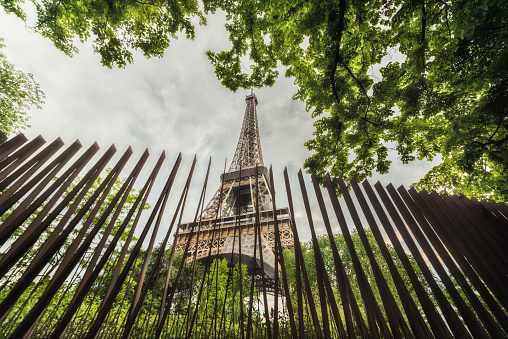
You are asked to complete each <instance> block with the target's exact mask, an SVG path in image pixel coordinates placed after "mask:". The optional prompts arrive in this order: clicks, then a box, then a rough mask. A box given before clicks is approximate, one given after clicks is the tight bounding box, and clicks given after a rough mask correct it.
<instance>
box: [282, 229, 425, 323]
mask: <svg viewBox="0 0 508 339" xmlns="http://www.w3.org/2000/svg"><path fill="white" fill-rule="evenodd" d="M365 231H366V235H367V238H368V240H369V243H370V247H371V249H372V251H373V253H374V257H375V259H376V262H377V263H378V265H379V267H380V269H381V272H382V274H383V276H384V278H385V280H386V282H387V284H388V287H389V289H390V290H391V291H392V294H393V296H394V297H395V301H396V302H397V304H398V306H399V309H401V310H404V308H403V306H402V302H401V300H400V297H399V295H398V292H397V289H396V287H395V283H394V281H393V278H392V276H391V273H390V270H389V269H388V265H387V264H386V261H385V259H384V257H383V255H382V254H381V250H380V248H379V246H377V243H376V240H375V238H374V235H373V233H372V231H371V230H370V229H366V230H365ZM334 238H335V244H336V246H337V250H338V251H339V253H340V255H341V259H342V263H343V265H344V269H345V271H346V274H347V275H348V279H349V282H350V283H351V288H352V291H353V294H354V295H355V299H356V300H357V302H358V305H359V306H360V310H362V312H363V310H364V307H363V306H362V305H363V299H362V296H361V293H360V287H359V285H358V279H356V278H355V276H356V273H355V269H354V267H353V262H352V259H351V254H350V252H349V250H348V248H347V245H346V242H345V240H344V237H343V236H342V235H341V234H336V235H335V236H334ZM351 238H352V241H353V244H354V246H355V250H356V252H357V255H358V257H359V260H360V263H361V265H362V267H363V269H364V272H365V275H366V278H367V281H370V282H372V283H371V284H370V286H371V288H372V291H373V293H374V297H375V298H376V301H377V303H378V304H379V305H380V306H381V310H382V312H383V313H384V312H385V310H384V308H383V307H382V305H383V303H382V299H381V295H380V292H379V290H378V287H377V284H376V283H375V281H376V279H375V276H374V273H373V270H372V269H370V267H371V265H370V261H369V258H368V256H367V252H366V251H365V249H364V247H363V245H362V242H361V240H360V236H359V235H358V233H357V232H356V231H355V232H353V233H352V234H351ZM318 244H319V249H320V251H321V253H322V255H323V261H324V264H325V268H326V271H327V273H328V277H329V279H330V281H331V282H332V284H333V285H335V286H336V287H335V288H337V285H336V284H337V281H336V276H335V270H336V267H335V264H334V260H333V254H332V250H331V247H330V240H329V238H328V237H327V236H321V237H318ZM389 252H390V254H391V257H392V259H393V262H394V264H395V266H396V267H397V270H398V271H399V273H400V275H401V277H402V279H403V281H404V285H405V286H406V287H407V288H408V291H409V293H410V294H411V296H412V298H413V300H414V301H415V304H416V305H417V307H420V306H419V305H420V302H419V300H418V297H417V295H416V292H415V290H414V288H413V286H412V284H411V281H410V279H409V277H408V276H407V274H403V272H405V270H404V267H403V265H402V262H401V261H400V259H399V258H398V256H397V254H396V252H395V250H394V249H393V248H391V247H389ZM302 254H303V257H304V261H305V267H306V268H307V274H308V277H309V281H310V282H311V284H313V285H312V293H313V295H314V302H316V304H317V305H319V294H318V288H317V281H318V277H317V273H316V263H315V258H314V250H313V245H312V242H307V243H302ZM408 258H409V260H410V263H411V265H412V266H413V268H414V270H415V272H416V274H417V276H418V279H419V280H420V282H421V283H422V285H423V286H424V288H426V289H427V290H428V291H429V294H431V292H430V289H429V288H428V284H427V281H426V280H425V278H424V276H423V274H422V273H421V271H420V269H419V268H418V265H417V264H416V261H415V260H414V259H413V257H412V256H411V255H408ZM284 259H285V264H286V270H287V276H288V282H289V284H290V285H291V286H292V287H293V288H292V289H291V299H292V302H293V304H294V305H296V304H297V296H296V288H295V286H296V285H295V284H296V267H295V263H296V261H295V251H294V248H292V249H286V250H284ZM302 286H303V280H302ZM337 305H338V306H339V310H340V312H342V306H341V305H342V301H341V299H340V295H339V293H337ZM320 309H321V308H320V307H319V306H316V310H317V311H320ZM365 316H366V314H364V317H365ZM385 316H386V314H385ZM341 318H342V319H344V316H343V315H342V314H341ZM406 321H407V319H406ZM305 322H307V320H306V321H305ZM344 325H345V324H344Z"/></svg>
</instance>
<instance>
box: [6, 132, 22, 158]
mask: <svg viewBox="0 0 508 339" xmlns="http://www.w3.org/2000/svg"><path fill="white" fill-rule="evenodd" d="M4 136H5V134H4ZM27 141H28V139H27V137H25V135H24V134H22V133H21V134H18V135H16V136H15V137H13V138H11V139H9V140H6V141H3V142H2V143H1V144H0V159H4V158H6V157H7V156H8V155H9V154H11V153H12V152H14V151H15V150H16V149H18V147H20V146H21V145H23V144H24V143H25V142H27Z"/></svg>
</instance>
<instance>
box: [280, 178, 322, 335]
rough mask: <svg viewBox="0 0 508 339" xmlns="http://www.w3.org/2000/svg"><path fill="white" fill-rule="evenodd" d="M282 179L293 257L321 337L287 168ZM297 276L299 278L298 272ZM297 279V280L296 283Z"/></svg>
mask: <svg viewBox="0 0 508 339" xmlns="http://www.w3.org/2000/svg"><path fill="white" fill-rule="evenodd" d="M284 181H285V184H286V194H287V197H288V205H289V211H290V213H291V225H292V228H293V235H294V244H295V257H296V256H298V260H297V261H298V262H297V263H299V264H300V265H299V267H300V268H301V273H302V276H303V282H304V286H305V293H306V294H307V304H308V305H309V307H310V313H311V315H312V316H311V318H312V323H313V325H314V330H315V331H316V338H322V337H323V335H322V333H321V325H320V324H319V319H318V316H317V313H316V305H315V303H314V297H313V296H312V291H311V289H310V282H309V276H308V275H307V269H306V267H305V261H304V260H303V255H302V247H301V245H300V237H299V236H298V229H297V227H296V222H295V219H294V215H295V211H294V208H293V197H292V194H291V185H290V184H289V177H288V173H287V169H285V170H284ZM297 275H298V278H299V274H297ZM298 281H299V279H298V280H297V283H298ZM298 304H299V305H298V307H299V308H300V304H301V300H299V301H298ZM300 322H303V317H302V318H300Z"/></svg>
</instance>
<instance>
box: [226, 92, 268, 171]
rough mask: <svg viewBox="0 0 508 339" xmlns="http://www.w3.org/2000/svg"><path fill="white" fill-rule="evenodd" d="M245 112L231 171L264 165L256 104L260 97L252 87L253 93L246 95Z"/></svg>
mask: <svg viewBox="0 0 508 339" xmlns="http://www.w3.org/2000/svg"><path fill="white" fill-rule="evenodd" d="M245 103H246V105H245V114H244V116H243V123H242V130H241V131H240V138H239V139H238V145H237V146H236V151H235V155H234V157H233V161H232V162H231V166H230V167H229V171H238V170H240V167H241V168H242V169H247V168H251V167H255V166H263V154H262V152H261V141H260V138H259V127H258V115H257V111H256V106H257V104H258V99H257V98H256V94H254V92H253V90H252V89H251V94H250V95H247V96H246V97H245Z"/></svg>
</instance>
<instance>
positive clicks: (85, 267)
mask: <svg viewBox="0 0 508 339" xmlns="http://www.w3.org/2000/svg"><path fill="white" fill-rule="evenodd" d="M81 148H82V145H81V143H80V142H79V141H76V142H74V143H73V144H71V145H68V146H65V145H64V143H63V142H62V140H60V139H56V140H55V141H53V142H51V143H49V144H46V141H45V140H44V139H43V138H42V137H40V136H39V137H37V138H34V139H33V140H28V139H27V138H26V137H25V136H23V135H18V136H16V137H13V138H11V139H7V138H6V137H5V136H4V135H3V134H1V133H0V192H1V195H0V220H1V223H0V337H2V338H10V339H17V338H29V337H33V338H52V339H57V338H86V339H95V338H124V339H127V338H203V337H207V338H240V337H246V338H269V337H271V338H274V339H275V338H288V337H292V338H306V337H308V336H307V335H308V334H309V333H312V337H315V338H358V337H362V338H392V337H393V338H413V337H416V338H506V337H507V334H508V316H507V314H508V313H507V310H508V292H507V289H506V277H507V276H508V262H507V260H508V259H507V258H508V249H507V246H506V243H507V242H508V206H507V205H505V204H498V203H494V202H487V201H478V200H476V199H468V198H467V197H464V196H460V197H459V196H455V195H453V196H449V195H446V194H438V193H436V192H431V193H427V192H425V191H421V192H417V191H416V190H415V189H413V188H411V189H409V190H406V189H405V188H404V187H402V186H401V187H399V188H397V189H396V188H395V187H393V185H391V184H390V185H388V186H386V187H383V186H382V185H381V184H380V183H379V182H378V183H376V184H375V185H373V186H371V185H370V184H369V182H367V181H364V182H363V183H362V184H358V183H356V182H355V181H352V182H350V183H346V182H344V181H343V180H342V179H341V178H336V179H332V178H330V177H328V176H327V177H325V185H326V189H325V190H323V189H322V188H321V187H319V186H318V184H317V178H316V177H315V175H314V174H313V175H312V183H313V191H314V195H313V196H312V199H313V200H312V199H309V196H308V194H307V188H306V185H305V181H304V177H303V174H302V173H301V171H300V173H298V184H299V189H296V190H294V189H293V190H292V188H291V185H290V182H289V175H288V174H287V171H285V172H284V181H285V186H286V196H287V201H288V205H289V208H286V209H285V208H277V206H276V204H275V194H274V192H273V190H270V193H271V198H272V201H271V202H272V204H271V209H267V210H265V211H261V212H260V211H258V210H256V212H255V213H245V214H241V215H237V216H231V217H224V218H219V219H209V220H208V221H206V222H205V221H202V220H196V221H195V222H196V223H197V224H195V225H189V229H190V233H188V234H187V241H186V244H185V248H184V251H183V255H184V256H188V255H190V254H193V253H194V252H195V250H197V249H199V248H200V247H202V248H208V250H209V251H210V250H212V249H213V248H219V247H220V246H223V247H226V246H231V247H232V246H236V247H237V248H239V249H242V248H243V249H245V252H249V251H253V255H252V256H250V255H249V253H247V255H248V256H249V257H250V259H251V260H252V261H257V263H258V265H259V266H260V267H258V265H255V264H252V265H249V267H250V270H251V271H252V272H251V273H249V274H248V278H247V279H246V278H245V276H242V274H243V273H242V270H240V269H238V270H236V269H234V268H233V267H229V268H227V267H226V269H225V270H223V271H220V270H219V261H217V260H216V261H214V263H215V266H213V265H210V267H209V268H208V269H203V270H197V269H196V267H197V263H198V261H197V260H194V261H192V262H186V260H181V259H180V260H179V261H178V258H177V257H176V256H175V251H174V250H173V249H175V246H171V247H170V246H169V244H170V243H169V240H170V234H171V233H172V232H173V227H174V226H175V222H176V220H178V219H179V217H181V214H182V211H181V209H182V208H183V207H182V206H185V204H186V197H187V192H188V190H189V187H190V182H191V179H192V176H193V169H194V167H195V164H196V159H194V162H193V165H192V168H191V170H190V171H189V173H188V174H187V175H185V174H184V175H185V177H186V178H187V181H186V182H185V185H184V186H183V189H182V191H181V192H177V193H178V196H179V197H180V200H179V202H178V205H177V206H176V208H175V209H174V210H171V211H169V213H166V214H164V211H165V208H166V204H167V202H168V197H169V196H170V195H171V194H174V192H173V193H172V187H177V185H173V184H174V183H175V181H177V180H178V179H179V178H180V177H179V176H178V170H179V167H180V163H181V156H180V155H179V156H177V157H176V160H175V161H174V164H172V168H173V169H172V171H171V173H170V174H169V175H167V177H165V178H160V176H159V170H160V169H161V167H162V166H163V165H164V163H165V154H164V153H163V154H162V155H161V156H160V157H159V158H158V161H157V163H156V164H155V166H154V167H153V168H149V171H148V173H145V174H146V175H145V176H143V175H140V173H142V170H143V169H144V168H145V165H146V161H147V159H148V157H149V154H148V151H146V152H144V153H143V154H142V155H141V157H139V158H138V160H137V161H136V164H134V166H127V164H128V163H129V159H130V158H131V157H132V155H133V152H132V150H131V149H130V148H129V149H127V150H126V151H125V152H124V153H123V155H122V156H121V157H120V159H119V160H118V161H116V162H114V163H110V162H111V159H112V158H113V156H114V154H115V153H116V148H115V147H114V146H111V147H110V148H109V149H107V150H106V151H104V152H102V154H101V153H99V147H98V145H97V143H95V144H93V145H91V146H90V147H89V148H88V149H86V150H84V151H81ZM96 155H98V157H95V156H96ZM92 159H95V160H93V161H94V163H92V165H89V163H90V162H91V161H92ZM170 165H171V164H170ZM106 167H111V170H109V171H105V168H106ZM85 168H88V169H86V170H85ZM125 168H132V170H131V171H130V172H129V173H125V174H124V169H125ZM100 175H102V176H103V177H102V180H99V176H100ZM124 176H125V180H122V181H120V182H117V179H118V178H120V177H124ZM207 178H208V175H207V176H206V178H204V183H203V189H202V195H201V197H203V194H204V193H203V192H204V190H205V187H206V182H207ZM160 180H162V182H161V183H162V185H157V184H156V183H158V182H159V181H160ZM242 180H243V179H242ZM137 181H141V182H142V188H141V190H140V191H139V196H138V197H137V198H136V200H135V202H132V203H131V205H130V207H129V208H126V202H127V201H128V199H127V198H128V196H129V194H130V193H131V192H132V189H133V188H134V187H135V186H134V185H135V183H136V182H137ZM270 182H273V180H270ZM115 183H119V185H116V184H115ZM348 185H350V186H351V191H349V190H348V188H347V187H348ZM155 187H158V189H154V191H155V190H157V191H159V192H158V193H156V196H155V199H154V201H155V200H156V203H155V204H153V206H152V208H151V209H150V210H148V211H145V210H144V209H143V206H144V204H145V203H146V201H147V200H148V199H149V198H150V195H151V192H152V188H155ZM161 187H162V189H161ZM337 190H340V193H341V195H342V198H340V199H339V198H338V197H337ZM323 193H327V194H323ZM293 199H295V200H296V199H298V200H300V201H303V205H304V207H305V208H304V209H305V214H306V216H307V218H306V220H298V225H297V223H296V221H295V219H294V215H295V211H294V208H293ZM312 202H317V203H316V204H314V203H312ZM201 204H202V198H201V200H200V201H199V202H187V205H188V206H189V205H190V206H195V207H196V208H195V211H196V215H198V213H199V211H200V210H201ZM311 206H318V207H315V208H314V207H311ZM327 206H328V207H327ZM330 206H331V207H330ZM168 210H169V209H168ZM145 213H146V214H147V216H146V217H145ZM317 215H319V217H318V218H316V216H317ZM285 216H289V220H288V219H287V218H286V217H285ZM251 219H253V221H252V220H251ZM318 219H319V220H320V222H322V225H323V226H324V234H319V233H318V232H317V230H318V228H317V227H316V225H315V221H316V222H317V220H318ZM207 222H208V223H209V224H208V225H206V223H207ZM200 223H201V226H203V229H202V230H201V231H198V230H199V227H200V225H199V224H200ZM219 224H220V225H221V226H227V227H221V228H218V227H216V226H217V225H219ZM286 227H289V229H286ZM332 227H335V229H336V230H337V229H340V232H341V235H342V236H343V238H344V241H345V247H344V248H341V249H340V250H339V249H338V248H337V247H336V246H335V244H336V243H335V240H334V236H335V235H334V234H333V233H332ZM271 229H274V232H271V231H270V230H271ZM353 229H355V231H356V234H357V236H358V237H359V239H360V240H361V243H359V242H355V241H353V238H352V237H353V233H352V230H353ZM369 229H370V230H369ZM288 230H290V231H291V236H289V234H288V232H289V231H288ZM303 230H310V234H311V241H312V243H313V245H314V246H313V256H309V253H308V252H307V253H306V252H305V251H308V250H309V247H308V246H303V245H302V244H301V242H300V238H299V232H302V231H303ZM367 231H369V232H372V234H373V237H374V238H375V243H373V242H371V241H370V240H371V239H369V238H368V237H367V234H366V233H367ZM221 232H222V233H221ZM285 232H286V235H287V238H286V239H292V241H293V243H292V244H284V240H283V239H284V233H285ZM231 233H232V234H233V236H231ZM198 234H200V235H201V236H202V237H203V238H202V241H208V243H204V244H201V243H200V242H199V241H195V242H194V243H195V244H197V245H196V247H195V248H193V249H191V248H190V244H191V241H192V239H193V238H194V237H195V236H197V235H198ZM242 234H243V236H242ZM261 234H263V235H267V234H268V235H269V236H268V237H261ZM134 235H135V237H134ZM320 236H325V237H328V239H330V247H326V248H322V247H320V243H319V241H318V240H319V237H320ZM158 237H159V238H164V240H163V241H162V242H161V243H160V246H155V239H156V238H158ZM223 239H225V240H224V242H223ZM242 239H244V240H245V241H244V244H242V245H241V246H240V241H241V240H242ZM143 243H147V244H148V246H147V247H146V248H142V246H143ZM387 243H389V245H387ZM173 245H176V244H175V243H173ZM286 245H292V246H294V250H292V252H289V253H288V252H283V251H282V249H283V248H284V247H286ZM169 248H171V250H169ZM272 248H273V250H272ZM325 250H326V252H325ZM265 251H266V252H265ZM268 251H270V252H272V253H273V261H272V262H271V263H270V260H265V259H264V258H262V255H263V256H264V255H265V253H268ZM360 251H363V252H364V253H365V255H364V256H363V257H361V256H360V255H359V253H360ZM374 251H380V252H381V255H382V258H380V257H379V256H374ZM230 252H231V253H233V252H234V251H230ZM239 254H240V253H239ZM207 255H208V258H210V252H209V253H207ZM232 256H233V255H232ZM239 256H240V257H241V254H240V255H239ZM365 256H366V257H367V258H368V260H363V259H365ZM258 258H259V259H258ZM309 258H314V259H315V260H314V261H312V260H309ZM347 258H350V260H349V259H347ZM411 258H412V259H411ZM304 259H305V260H304ZM325 259H327V262H328V264H327V265H325ZM410 259H411V260H413V261H411V260H410ZM347 260H349V261H347ZM330 261H333V264H330ZM265 262H266V263H267V264H269V265H270V264H271V265H272V266H271V267H272V268H273V270H274V279H273V280H272V281H267V280H266V279H265V274H264V273H266V272H265V271H264V269H263V265H264V263H265ZM346 262H350V263H352V265H351V266H347V267H346V266H345V263H346ZM289 270H291V271H289ZM418 271H419V272H420V273H418V274H417V272H418ZM220 272H222V273H220ZM186 274H187V275H188V276H186ZM219 276H220V279H223V280H218V279H219ZM312 277H314V279H313V278H312ZM249 279H250V281H249ZM278 279H280V281H279V280H278ZM214 281H219V282H220V286H219V285H214ZM238 282H245V283H243V284H242V283H238ZM258 286H259V287H258ZM279 289H282V290H283V291H284V293H283V294H281V293H275V291H276V290H279ZM228 291H229V292H228ZM270 291H272V292H271V293H272V294H273V298H274V302H273V310H270V309H268V306H267V305H268V302H267V293H269V292H270ZM376 291H378V293H377V294H376ZM413 291H414V293H413V294H412V292H413ZM221 295H222V296H226V297H223V298H222V299H221ZM287 296H291V297H287ZM279 298H282V304H283V305H284V307H283V308H282V309H280V308H279V306H278V305H279V300H280V299H279ZM317 299H319V301H318V300H317ZM261 300H262V304H263V305H264V306H265V307H264V309H263V307H261V308H260V307H259V304H260V301H261ZM219 303H220V304H219ZM256 304H257V305H258V307H256V306H255V305H256Z"/></svg>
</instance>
